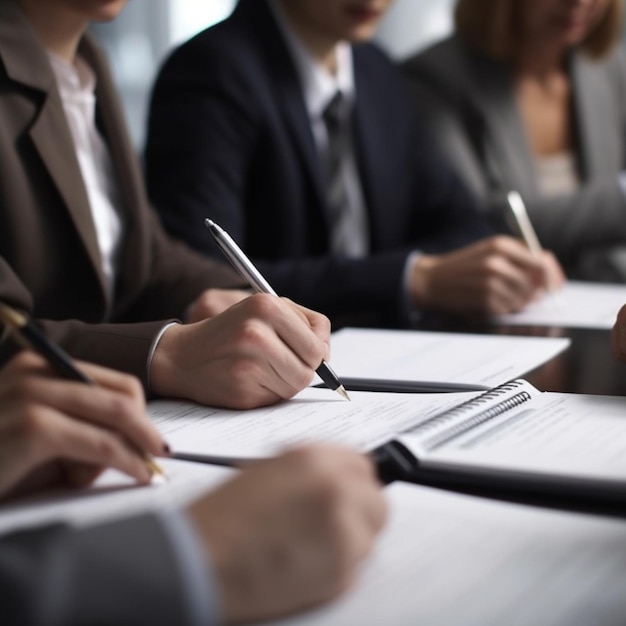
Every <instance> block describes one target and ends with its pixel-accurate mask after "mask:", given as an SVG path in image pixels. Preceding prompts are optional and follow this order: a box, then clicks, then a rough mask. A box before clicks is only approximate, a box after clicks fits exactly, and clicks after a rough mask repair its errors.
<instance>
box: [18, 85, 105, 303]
mask: <svg viewBox="0 0 626 626" xmlns="http://www.w3.org/2000/svg"><path fill="white" fill-rule="evenodd" d="M30 137H31V139H32V141H33V144H34V145H35V148H36V149H37V151H38V152H39V156H40V157H41V160H42V161H43V163H44V165H45V167H46V169H47V170H48V173H49V174H50V177H51V178H52V181H53V182H54V185H55V186H56V188H57V190H58V192H59V194H60V195H61V197H62V198H63V201H64V203H65V206H66V208H67V210H68V213H69V215H70V217H71V219H72V221H73V223H74V226H75V227H76V230H77V231H78V234H79V236H80V239H81V241H82V243H83V246H84V247H85V250H86V252H87V255H88V256H89V259H90V260H91V263H92V265H93V267H94V270H95V272H96V274H97V275H98V278H99V280H100V284H101V287H102V290H103V293H106V289H105V287H104V285H105V281H104V276H103V274H102V269H101V267H102V265H101V257H100V249H99V247H98V240H97V238H96V230H95V226H94V223H93V219H92V217H91V212H90V211H86V210H85V207H88V206H89V198H88V196H87V191H86V189H85V185H84V183H83V179H82V174H81V171H80V167H79V165H78V161H77V159H76V156H75V150H74V144H73V143H72V139H71V136H70V131H69V129H68V128H67V121H66V118H65V113H64V111H63V108H62V105H61V102H60V100H58V97H57V96H56V94H52V95H51V96H50V97H49V98H48V100H47V101H46V103H45V104H44V105H43V108H42V110H41V112H40V114H39V116H38V117H37V119H36V120H35V123H34V124H33V126H32V127H31V129H30Z"/></svg>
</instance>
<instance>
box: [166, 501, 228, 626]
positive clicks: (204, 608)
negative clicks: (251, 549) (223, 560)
mask: <svg viewBox="0 0 626 626" xmlns="http://www.w3.org/2000/svg"><path fill="white" fill-rule="evenodd" d="M158 517H159V521H160V522H161V523H162V526H163V529H164V531H165V533H166V534H167V536H168V539H169V540H170V543H171V545H172V548H173V551H174V554H175V558H176V559H177V561H178V568H179V572H180V576H181V587H182V589H183V593H184V594H185V595H186V600H187V603H186V604H187V606H188V607H189V620H190V621H189V623H190V624H191V626H218V625H219V624H220V619H219V599H218V595H217V586H216V584H215V576H214V574H213V570H212V567H211V564H210V562H209V560H208V559H207V558H206V554H207V550H206V547H205V546H203V545H201V541H200V539H199V538H198V536H197V534H196V532H195V530H194V528H193V526H192V524H191V522H190V521H189V520H188V519H187V518H186V517H185V516H184V515H183V514H182V513H179V512H178V511H174V510H167V511H160V512H159V513H158Z"/></svg>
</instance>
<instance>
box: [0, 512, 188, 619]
mask: <svg viewBox="0 0 626 626" xmlns="http://www.w3.org/2000/svg"><path fill="white" fill-rule="evenodd" d="M87 506H88V505H87ZM168 541H169V540H168V538H167V533H166V532H165V531H164V529H163V528H162V526H161V523H160V522H159V520H158V519H157V518H156V517H155V516H154V515H140V516H137V517H132V518H129V519H124V520H120V521H114V522H109V523H107V524H102V525H100V526H93V527H90V528H85V529H75V528H71V527H69V526H62V525H60V524H57V525H54V526H48V527H45V528H41V529H36V530H27V531H21V532H14V533H11V534H9V535H6V536H2V537H0V590H2V594H1V595H2V606H1V607H0V615H1V616H2V624H3V626H44V625H45V624H63V625H64V626H85V625H87V624H94V625H95V624H98V625H100V626H132V625H134V624H153V625H154V626H174V625H176V626H185V625H186V624H190V623H191V616H190V615H189V607H188V605H187V592H186V590H185V589H184V588H183V579H182V577H181V576H180V575H179V569H178V560H177V556H176V555H175V554H174V551H173V548H172V547H171V546H170V545H169V543H168Z"/></svg>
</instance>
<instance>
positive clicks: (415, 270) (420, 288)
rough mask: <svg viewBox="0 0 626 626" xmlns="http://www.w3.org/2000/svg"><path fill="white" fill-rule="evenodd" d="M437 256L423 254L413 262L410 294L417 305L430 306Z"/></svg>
mask: <svg viewBox="0 0 626 626" xmlns="http://www.w3.org/2000/svg"><path fill="white" fill-rule="evenodd" d="M436 265H437V257H435V256H431V255H427V254H421V255H419V256H418V257H416V258H415V259H414V260H413V261H412V263H411V280H410V294H411V299H412V301H413V304H414V305H415V306H417V307H428V306H429V303H430V300H431V292H432V274H433V270H434V268H435V266H436Z"/></svg>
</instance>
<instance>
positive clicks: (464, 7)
mask: <svg viewBox="0 0 626 626" xmlns="http://www.w3.org/2000/svg"><path fill="white" fill-rule="evenodd" d="M519 2H520V0H458V3H457V5H456V11H455V14H454V19H455V25H456V31H457V33H458V34H459V36H460V37H461V39H462V40H463V41H465V43H467V44H468V45H469V46H471V47H473V48H476V49H478V50H481V51H482V52H484V53H485V54H487V55H488V56H490V57H493V58H498V59H510V58H511V57H513V56H515V42H516V38H517V33H516V31H515V5H516V4H518V3H519ZM518 6H519V5H518ZM622 16H623V0H612V1H611V2H610V3H609V5H608V7H607V10H606V13H605V14H604V15H603V16H602V19H601V20H600V21H599V22H598V24H596V26H595V27H594V28H593V30H592V31H591V32H590V33H589V35H588V36H587V38H586V39H585V40H584V41H583V42H582V43H581V44H580V49H581V50H583V51H584V52H585V53H586V54H588V55H589V56H591V57H592V58H594V59H600V58H602V57H605V56H607V55H608V54H609V53H610V52H611V50H612V49H613V48H614V46H615V45H616V44H617V42H618V41H619V39H620V37H621V35H622Z"/></svg>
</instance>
